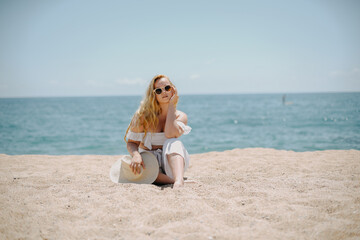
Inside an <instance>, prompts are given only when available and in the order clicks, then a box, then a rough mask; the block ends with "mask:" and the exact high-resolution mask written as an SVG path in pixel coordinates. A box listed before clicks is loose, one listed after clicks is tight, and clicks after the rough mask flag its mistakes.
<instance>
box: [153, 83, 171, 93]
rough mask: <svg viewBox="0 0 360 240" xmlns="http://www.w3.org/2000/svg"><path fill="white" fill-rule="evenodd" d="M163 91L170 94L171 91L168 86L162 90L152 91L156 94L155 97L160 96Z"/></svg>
mask: <svg viewBox="0 0 360 240" xmlns="http://www.w3.org/2000/svg"><path fill="white" fill-rule="evenodd" d="M163 90H164V91H165V92H170V91H171V86H170V85H167V86H165V87H163V88H156V89H155V90H154V93H156V94H157V95H160V94H161V93H162V91H163Z"/></svg>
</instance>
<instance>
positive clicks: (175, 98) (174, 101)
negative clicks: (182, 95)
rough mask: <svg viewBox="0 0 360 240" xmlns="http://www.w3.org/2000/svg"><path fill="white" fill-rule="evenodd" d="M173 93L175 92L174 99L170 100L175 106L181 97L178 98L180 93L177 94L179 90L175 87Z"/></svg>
mask: <svg viewBox="0 0 360 240" xmlns="http://www.w3.org/2000/svg"><path fill="white" fill-rule="evenodd" d="M172 89H173V90H172V91H173V95H172V97H171V98H170V104H173V105H175V103H176V102H177V101H178V99H179V96H178V93H177V89H176V87H175V86H173V87H172Z"/></svg>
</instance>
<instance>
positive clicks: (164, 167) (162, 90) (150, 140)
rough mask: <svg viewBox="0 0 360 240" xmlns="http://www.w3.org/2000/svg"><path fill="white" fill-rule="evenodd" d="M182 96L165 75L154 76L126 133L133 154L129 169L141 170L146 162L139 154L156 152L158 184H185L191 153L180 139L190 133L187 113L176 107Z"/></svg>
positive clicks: (135, 171) (176, 185)
mask: <svg viewBox="0 0 360 240" xmlns="http://www.w3.org/2000/svg"><path fill="white" fill-rule="evenodd" d="M178 99H179V96H178V94H177V90H176V88H175V86H174V84H172V82H171V81H170V79H169V78H168V77H167V76H165V75H157V76H155V77H154V78H153V79H152V80H151V82H150V85H149V86H148V88H147V91H146V94H145V97H144V99H143V101H142V102H141V103H140V106H139V108H138V110H137V111H136V112H135V114H134V116H133V118H132V120H131V122H130V124H129V127H128V129H127V130H126V134H125V138H124V139H125V141H126V142H127V150H128V151H129V153H130V155H131V156H132V160H131V164H130V168H131V169H132V171H133V172H134V174H138V173H140V170H141V166H142V167H143V168H146V166H144V162H143V160H142V158H141V155H140V153H142V152H144V151H148V152H151V153H153V154H154V155H155V156H156V158H157V160H158V163H159V166H160V171H159V175H158V177H157V179H156V180H155V183H156V184H172V183H173V184H174V187H179V186H183V185H184V179H183V177H184V171H185V170H186V169H187V167H188V166H189V154H188V152H187V151H186V149H185V147H184V145H183V144H182V142H181V141H180V140H179V139H178V137H180V136H181V135H182V134H188V133H189V132H190V131H191V128H190V127H189V126H187V125H186V124H187V115H186V114H185V113H184V112H181V111H179V110H177V109H176V105H177V102H178Z"/></svg>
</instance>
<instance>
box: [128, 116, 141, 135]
mask: <svg viewBox="0 0 360 240" xmlns="http://www.w3.org/2000/svg"><path fill="white" fill-rule="evenodd" d="M142 119H143V118H142V117H140V118H134V119H133V120H132V121H131V123H130V131H132V132H135V133H142V132H144V127H143V125H142V124H141V123H142V122H143V121H142Z"/></svg>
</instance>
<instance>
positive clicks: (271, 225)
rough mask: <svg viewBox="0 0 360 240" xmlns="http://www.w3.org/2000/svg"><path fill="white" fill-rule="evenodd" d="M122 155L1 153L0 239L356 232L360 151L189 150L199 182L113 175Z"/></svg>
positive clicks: (345, 235)
mask: <svg viewBox="0 0 360 240" xmlns="http://www.w3.org/2000/svg"><path fill="white" fill-rule="evenodd" d="M119 157H120V156H100V155H80V156H45V155H18V156H9V155H4V154H1V155H0V191H1V195H0V208H1V214H0V239H359V238H360V151H356V150H327V151H318V152H293V151H282V150H274V149H262V148H252V149H234V150H230V151H225V152H209V153H204V154H194V155H191V162H190V167H189V169H188V171H187V172H186V173H185V176H186V177H187V178H188V179H189V180H193V181H195V183H185V186H184V187H183V188H182V189H179V190H174V189H172V187H171V185H166V186H156V185H137V184H114V183H112V182H111V181H110V179H109V170H110V167H111V165H112V164H113V163H114V162H115V161H116V160H117V159H118V158H119Z"/></svg>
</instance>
